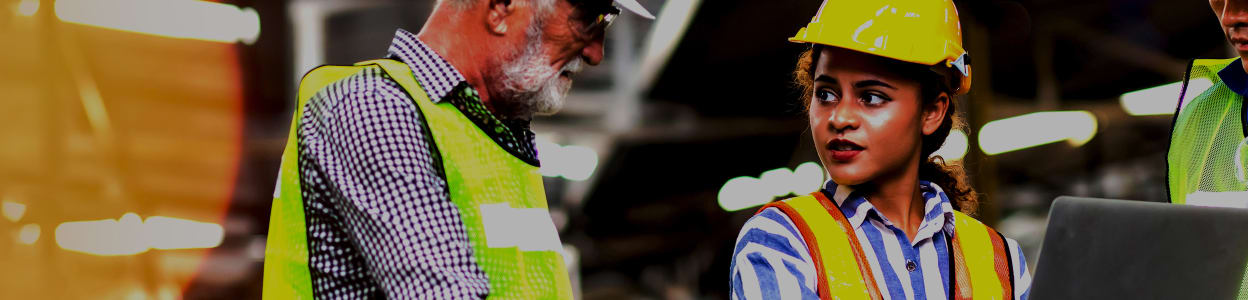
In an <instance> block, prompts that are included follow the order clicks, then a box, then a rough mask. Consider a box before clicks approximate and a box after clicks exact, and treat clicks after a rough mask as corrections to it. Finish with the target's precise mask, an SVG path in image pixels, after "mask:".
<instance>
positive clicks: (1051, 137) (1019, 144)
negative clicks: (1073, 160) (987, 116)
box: [979, 111, 1097, 155]
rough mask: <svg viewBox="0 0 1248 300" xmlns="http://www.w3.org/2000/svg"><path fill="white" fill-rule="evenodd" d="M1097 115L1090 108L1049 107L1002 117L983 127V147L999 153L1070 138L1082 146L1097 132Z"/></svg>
mask: <svg viewBox="0 0 1248 300" xmlns="http://www.w3.org/2000/svg"><path fill="white" fill-rule="evenodd" d="M1096 126H1097V125H1096V116H1094V115H1092V113H1090V112H1087V111H1049V112H1036V113H1030V114H1025V115H1021V116H1016V117H1010V118H1005V119H1000V120H996V121H992V122H988V124H984V127H983V128H982V129H980V130H979V148H980V150H983V151H984V153H985V154H988V155H996V154H1001V153H1005V152H1010V151H1015V150H1019V149H1026V148H1030V147H1035V146H1040V145H1044V144H1049V143H1055V142H1060V141H1066V142H1067V143H1070V145H1071V146H1076V147H1078V146H1082V145H1083V144H1084V143H1087V142H1088V141H1089V140H1092V137H1094V136H1096Z"/></svg>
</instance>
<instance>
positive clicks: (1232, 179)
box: [1166, 0, 1248, 208]
mask: <svg viewBox="0 0 1248 300" xmlns="http://www.w3.org/2000/svg"><path fill="white" fill-rule="evenodd" d="M1209 5H1210V7H1211V8H1213V13H1214V15H1216V16H1217V17H1218V21H1219V22H1218V23H1219V24H1220V25H1222V31H1223V33H1225V34H1226V38H1227V41H1229V42H1230V43H1231V46H1232V47H1233V48H1234V49H1235V51H1237V52H1238V53H1239V57H1235V58H1227V59H1197V60H1193V61H1192V62H1191V63H1190V64H1189V65H1188V68H1187V73H1186V75H1184V77H1183V85H1182V89H1181V91H1180V92H1179V95H1178V99H1179V101H1178V105H1177V107H1176V108H1175V114H1174V120H1173V127H1172V128H1171V129H1170V145H1169V148H1168V149H1167V151H1166V180H1167V182H1168V184H1167V186H1166V187H1167V188H1168V190H1169V194H1170V195H1169V196H1170V202H1172V203H1179V204H1184V203H1191V204H1198V205H1210V206H1235V207H1241V208H1243V207H1248V176H1246V175H1248V139H1246V138H1245V136H1248V126H1246V125H1248V120H1245V119H1244V118H1245V116H1248V106H1245V105H1244V96H1245V95H1248V62H1245V61H1244V59H1243V58H1244V57H1248V1H1245V0H1211V1H1209Z"/></svg>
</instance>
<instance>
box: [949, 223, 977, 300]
mask: <svg viewBox="0 0 1248 300" xmlns="http://www.w3.org/2000/svg"><path fill="white" fill-rule="evenodd" d="M960 245H962V241H960V240H958V234H956V233H955V234H954V235H953V243H952V244H951V246H952V247H950V249H949V253H951V254H950V256H953V259H952V260H953V261H952V262H950V263H952V264H953V288H952V290H951V291H949V292H950V293H953V299H958V300H964V299H974V298H975V297H974V295H972V292H973V290H972V289H971V275H970V274H969V273H970V272H968V271H967V270H966V257H963V256H962V247H961V246H960Z"/></svg>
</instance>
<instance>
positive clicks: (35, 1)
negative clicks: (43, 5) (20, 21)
mask: <svg viewBox="0 0 1248 300" xmlns="http://www.w3.org/2000/svg"><path fill="white" fill-rule="evenodd" d="M37 12H39V0H22V1H20V2H18V3H17V15H19V16H26V17H29V16H33V15H35V13H37Z"/></svg>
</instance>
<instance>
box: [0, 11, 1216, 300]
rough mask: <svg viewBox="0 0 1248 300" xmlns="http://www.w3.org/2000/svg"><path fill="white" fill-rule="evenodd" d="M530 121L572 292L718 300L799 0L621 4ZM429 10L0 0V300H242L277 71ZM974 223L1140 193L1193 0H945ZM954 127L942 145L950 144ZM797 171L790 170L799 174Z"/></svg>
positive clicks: (788, 108)
mask: <svg viewBox="0 0 1248 300" xmlns="http://www.w3.org/2000/svg"><path fill="white" fill-rule="evenodd" d="M641 3H642V4H643V5H644V6H646V7H647V8H648V9H649V10H650V11H652V12H656V14H657V15H658V19H657V20H655V21H649V20H644V19H640V18H638V17H636V16H633V15H630V14H624V15H621V17H620V19H619V20H617V22H616V24H615V25H614V26H612V27H611V28H610V30H609V33H608V36H607V49H606V54H607V59H606V60H605V61H604V63H603V64H602V65H600V66H597V67H595V68H590V69H588V71H587V72H584V73H582V74H581V75H580V76H579V77H578V78H577V80H576V83H575V85H574V88H573V90H572V93H571V96H570V97H569V98H570V99H569V100H568V104H567V106H566V108H565V109H564V111H563V112H561V113H560V114H558V115H555V116H553V117H544V118H539V119H538V120H536V121H535V124H534V130H535V131H536V132H537V133H538V135H539V140H540V149H539V152H540V153H541V155H542V157H541V159H542V161H543V170H542V171H543V174H545V175H547V177H546V180H545V183H546V188H547V194H548V199H549V200H550V204H551V207H552V210H553V211H552V215H553V216H554V218H555V219H556V220H555V221H556V224H557V225H558V227H559V228H560V231H561V234H562V238H563V241H564V243H565V244H567V245H568V246H569V248H570V249H575V254H576V256H577V257H578V259H577V261H576V262H575V263H574V264H572V266H571V268H573V269H574V270H573V274H574V277H575V278H576V279H575V280H576V282H577V284H578V287H579V290H580V294H579V296H580V297H581V298H583V299H621V298H625V299H725V298H727V297H728V294H727V289H728V268H729V261H728V260H729V257H730V255H731V250H732V244H733V241H734V239H735V237H736V234H737V232H738V229H740V226H741V224H742V223H744V221H745V220H746V219H747V218H748V217H749V216H750V215H751V214H752V213H753V211H754V207H756V206H758V205H761V204H762V203H765V202H767V201H770V200H773V199H775V198H777V197H783V196H785V195H787V194H790V193H806V192H809V191H812V190H814V189H815V188H817V187H818V185H819V183H820V182H821V181H822V180H823V170H822V169H821V167H820V166H819V165H818V164H817V157H816V156H815V153H814V152H813V151H814V150H813V148H812V145H811V141H810V138H809V131H808V130H807V126H808V125H807V121H806V119H805V115H804V114H803V113H802V110H801V105H800V103H799V102H798V95H797V93H796V91H795V89H794V88H793V86H792V85H791V83H790V72H791V71H792V69H793V66H794V63H795V60H796V57H797V54H798V53H799V52H800V51H802V50H804V49H802V48H801V46H799V45H796V44H790V43H787V42H786V38H787V37H789V36H791V35H792V34H793V33H794V32H796V30H797V29H798V28H799V27H801V26H802V25H803V24H805V23H806V22H808V21H809V19H810V17H811V16H812V15H813V13H814V12H815V10H816V9H817V8H818V6H819V3H820V1H819V0H773V1H751V0H717V1H698V0H672V1H664V0H642V1H641ZM432 4H433V1H432V0H349V1H348V0H338V1H331V0H269V1H250V0H239V1H219V2H205V1H196V0H55V1H54V0H0V45H3V46H0V49H3V50H0V51H2V52H0V53H3V55H0V95H3V96H0V97H2V99H3V100H0V204H2V205H0V211H2V212H3V214H2V215H3V219H0V269H2V270H3V271H0V298H3V299H179V298H188V299H255V298H259V295H260V288H261V272H262V269H263V268H262V259H263V253H264V241H265V234H266V228H267V224H268V218H269V206H270V202H271V197H272V191H273V184H274V182H275V175H276V171H277V169H278V162H279V155H280V152H281V149H282V147H283V143H284V142H285V139H286V136H285V135H286V133H287V126H288V125H289V121H290V119H289V118H290V112H291V110H292V108H293V107H292V106H293V103H294V99H293V91H294V88H295V85H296V83H297V81H298V79H299V78H300V77H301V76H302V74H303V73H304V72H306V71H308V70H310V69H311V68H313V67H315V66H318V65H322V64H350V63H353V62H356V61H359V60H365V59H370V58H377V57H381V56H383V55H385V52H386V47H387V46H388V45H389V42H390V39H391V37H392V36H393V34H394V30H395V29H396V28H405V29H408V30H410V31H412V32H416V31H418V30H419V29H420V27H421V25H422V24H423V23H424V22H425V18H426V16H427V15H428V13H429V12H430V10H431V8H432ZM958 5H959V8H960V12H961V15H962V20H963V23H962V25H963V30H964V35H965V42H966V44H968V48H969V50H970V53H971V55H972V56H973V57H974V60H973V65H974V67H975V69H974V70H975V76H974V87H973V88H972V92H971V94H970V95H968V96H964V97H962V98H961V99H959V100H958V101H959V103H958V105H960V107H961V108H960V109H961V110H963V111H964V112H966V117H967V118H968V120H969V123H970V126H969V131H968V132H962V133H959V134H960V135H957V134H955V136H954V138H951V139H950V142H949V143H947V144H946V145H945V147H946V148H945V149H942V152H941V153H942V154H943V155H944V156H945V157H946V158H950V159H955V160H958V161H960V162H962V163H964V164H965V165H967V167H968V170H969V172H970V174H971V176H972V178H973V180H974V182H975V186H976V187H977V188H978V190H979V191H980V192H981V193H983V194H984V195H985V196H986V198H987V201H986V203H985V206H984V208H983V210H982V213H981V217H982V218H983V219H984V220H985V221H986V222H987V223H989V224H996V226H997V228H999V229H1000V230H1001V231H1002V232H1003V233H1005V234H1006V235H1008V236H1012V237H1014V238H1016V239H1018V240H1019V241H1020V243H1022V244H1023V246H1024V248H1025V249H1026V251H1027V252H1028V253H1027V254H1028V256H1029V258H1030V259H1031V260H1033V262H1034V259H1035V258H1036V251H1037V250H1038V246H1039V242H1040V240H1041V235H1042V234H1043V230H1044V227H1043V226H1044V224H1045V215H1046V213H1047V209H1048V206H1049V203H1050V201H1051V200H1052V199H1053V198H1054V197H1055V196H1058V195H1080V196H1093V197H1106V198H1122V199H1134V200H1146V201H1165V200H1166V198H1165V197H1166V188H1165V185H1164V184H1165V165H1164V159H1163V158H1164V152H1165V149H1166V144H1167V140H1168V135H1169V126H1170V117H1171V116H1170V114H1171V113H1172V112H1173V110H1174V103H1175V101H1176V100H1177V99H1176V98H1177V97H1178V93H1177V86H1174V85H1167V84H1171V83H1174V82H1177V81H1179V80H1181V79H1182V75H1183V72H1184V67H1185V65H1186V62H1187V60H1188V59H1191V58H1197V57H1202V58H1221V57H1230V56H1231V55H1233V54H1232V52H1231V51H1230V50H1229V49H1228V47H1227V46H1226V42H1225V40H1224V38H1223V36H1222V34H1221V31H1220V29H1219V27H1218V25H1217V21H1216V19H1215V17H1214V15H1213V13H1212V11H1211V10H1210V8H1209V7H1208V5H1207V4H1206V3H1204V2H1193V1H1183V0H1096V1H1075V0H1048V1H1041V0H1020V1H1008V0H976V1H960V2H958ZM958 136H960V137H962V138H957V137H958ZM812 162H814V163H812Z"/></svg>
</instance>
